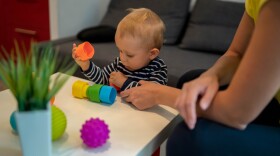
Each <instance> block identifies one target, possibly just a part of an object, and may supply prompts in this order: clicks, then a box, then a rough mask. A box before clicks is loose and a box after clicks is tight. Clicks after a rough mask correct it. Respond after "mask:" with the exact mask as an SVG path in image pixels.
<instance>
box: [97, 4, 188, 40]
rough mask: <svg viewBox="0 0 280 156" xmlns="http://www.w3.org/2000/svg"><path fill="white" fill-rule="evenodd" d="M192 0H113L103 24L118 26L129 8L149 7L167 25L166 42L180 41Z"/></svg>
mask: <svg viewBox="0 0 280 156" xmlns="http://www.w3.org/2000/svg"><path fill="white" fill-rule="evenodd" d="M189 4H190V0H164V1H162V0H111V2H110V4H109V6H108V10H107V12H106V14H105V16H104V18H103V19H102V21H101V25H110V26H113V27H115V28H116V27H117V25H118V23H119V21H120V20H121V19H122V18H123V17H124V16H125V15H126V14H127V11H126V10H127V9H128V8H142V7H145V8H149V9H151V10H153V11H154V12H155V13H157V14H158V15H159V16H160V17H161V19H162V20H163V22H164V23H165V26H166V32H165V41H164V43H165V44H174V43H176V42H177V41H178V39H179V37H180V34H181V32H182V28H183V27H184V24H185V21H186V17H187V14H188V9H189Z"/></svg>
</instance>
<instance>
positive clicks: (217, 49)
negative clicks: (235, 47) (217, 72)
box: [179, 0, 244, 54]
mask: <svg viewBox="0 0 280 156" xmlns="http://www.w3.org/2000/svg"><path fill="white" fill-rule="evenodd" d="M243 13H244V3H240V2H239V3H237V2H228V1H219V0H197V3H196V5H195V6H194V10H193V12H192V15H191V17H190V21H189V23H188V25H187V28H186V32H185V34H184V37H183V39H182V42H181V43H180V44H179V47H180V48H185V49H192V50H200V51H207V52H214V53H219V54H223V53H224V52H225V51H226V50H227V48H228V47H229V45H230V43H231V41H232V39H233V37H234V34H235V31H236V29H237V27H238V24H239V22H240V20H241V17H242V15H243Z"/></svg>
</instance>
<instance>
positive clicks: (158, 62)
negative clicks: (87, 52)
mask: <svg viewBox="0 0 280 156" xmlns="http://www.w3.org/2000/svg"><path fill="white" fill-rule="evenodd" d="M129 11H130V13H129V14H128V15H126V16H125V17H124V18H123V19H122V20H121V21H120V22H119V24H118V26H117V30H116V34H115V43H116V46H117V48H118V49H119V53H120V56H119V57H117V58H116V59H115V60H114V61H113V62H112V63H111V64H109V65H107V66H105V67H103V69H101V68H99V67H98V66H96V65H95V64H94V63H93V62H92V61H90V60H86V61H82V60H81V59H80V58H79V57H78V56H77V55H76V54H75V51H76V44H73V49H72V57H73V58H74V60H75V61H76V63H77V64H78V65H79V66H80V67H81V69H82V73H83V74H84V75H85V76H86V77H87V78H88V79H89V80H91V81H93V82H95V83H98V84H104V85H110V84H114V85H115V86H117V87H119V88H120V90H121V91H123V90H126V89H129V88H132V87H136V86H139V85H140V84H139V83H138V82H139V81H140V80H145V81H152V82H155V83H160V84H164V85H166V83H167V66H166V65H165V63H164V61H163V60H162V59H161V58H159V57H158V55H159V53H160V48H161V47H162V44H163V38H164V37H163V35H164V31H165V25H164V23H163V21H162V20H161V19H160V17H159V16H158V15H157V14H155V13H154V12H153V11H151V10H150V9H147V8H139V9H129Z"/></svg>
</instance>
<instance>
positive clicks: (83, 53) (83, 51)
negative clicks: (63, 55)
mask: <svg viewBox="0 0 280 156" xmlns="http://www.w3.org/2000/svg"><path fill="white" fill-rule="evenodd" d="M76 55H77V56H78V57H79V58H80V59H81V60H82V61H86V60H89V59H91V58H92V57H93V55H94V48H93V46H92V45H91V44H90V43H89V42H84V43H82V44H80V45H79V46H78V47H77V49H76Z"/></svg>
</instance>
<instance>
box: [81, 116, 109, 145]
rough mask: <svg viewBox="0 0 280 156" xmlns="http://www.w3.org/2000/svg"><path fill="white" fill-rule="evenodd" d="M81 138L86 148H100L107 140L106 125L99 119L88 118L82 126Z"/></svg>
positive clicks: (107, 129) (107, 131)
mask: <svg viewBox="0 0 280 156" xmlns="http://www.w3.org/2000/svg"><path fill="white" fill-rule="evenodd" d="M80 132H81V138H82V140H83V142H84V144H86V145H87V146H88V147H90V148H96V147H99V146H102V145H103V144H105V143H106V141H107V140H108V139H109V133H110V130H109V128H108V125H107V124H106V123H105V122H104V121H103V120H100V119H99V118H90V119H89V120H86V122H85V123H84V124H83V125H82V129H81V130H80Z"/></svg>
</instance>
